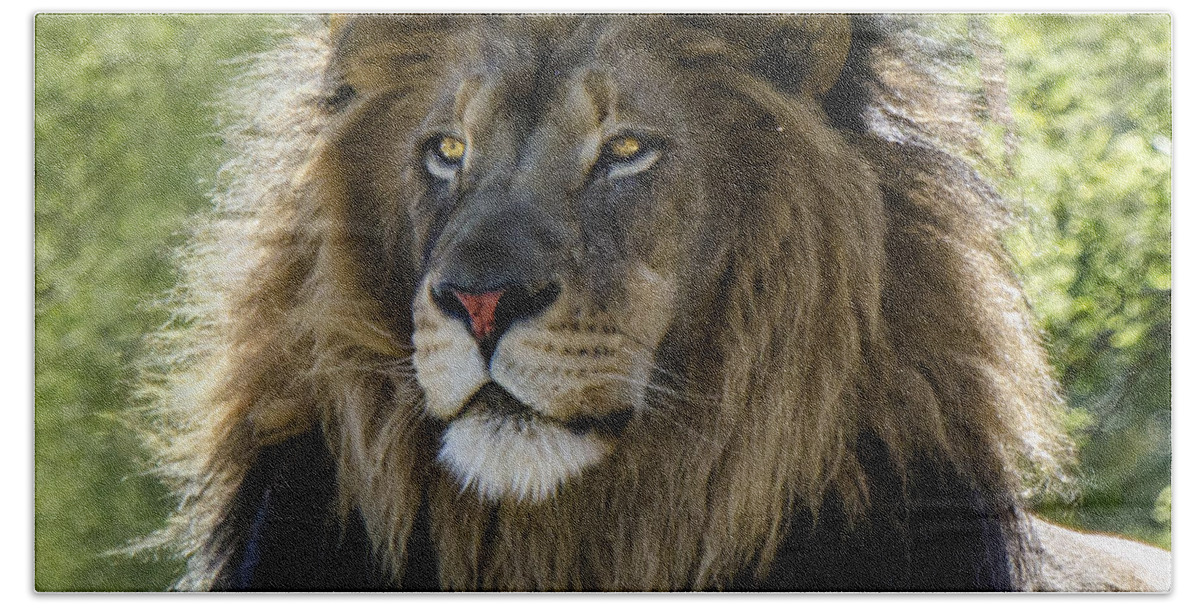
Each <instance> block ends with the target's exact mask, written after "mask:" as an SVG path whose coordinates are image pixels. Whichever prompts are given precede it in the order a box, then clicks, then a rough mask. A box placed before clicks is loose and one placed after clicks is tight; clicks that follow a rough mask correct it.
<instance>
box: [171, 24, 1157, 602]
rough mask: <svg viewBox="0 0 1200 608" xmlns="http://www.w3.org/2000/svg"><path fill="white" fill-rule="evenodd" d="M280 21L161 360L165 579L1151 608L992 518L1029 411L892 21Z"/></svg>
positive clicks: (949, 154) (1030, 470)
mask: <svg viewBox="0 0 1200 608" xmlns="http://www.w3.org/2000/svg"><path fill="white" fill-rule="evenodd" d="M315 29H320V30H321V31H320V32H318V33H313V34H312V35H311V36H299V37H297V39H296V41H295V42H294V43H293V44H291V45H290V46H288V47H287V48H285V49H283V50H281V51H280V52H278V53H275V54H273V55H268V56H266V57H264V58H262V60H261V62H260V63H261V66H262V67H261V68H260V69H259V70H257V71H255V72H254V73H252V74H251V77H250V81H249V84H248V85H247V86H248V88H247V89H246V90H243V91H241V92H240V97H236V98H235V101H237V102H238V103H240V104H242V105H243V106H244V108H245V109H246V111H247V116H248V117H249V119H248V120H247V121H245V122H244V123H243V124H241V125H240V126H239V127H238V128H236V129H234V130H232V131H230V133H229V138H230V141H231V143H232V145H233V146H235V147H236V148H237V149H238V151H239V155H238V157H237V159H236V160H235V161H234V162H233V163H232V164H231V165H230V166H229V167H228V169H227V171H226V174H227V175H228V176H230V177H229V179H228V180H227V183H226V185H225V187H224V188H223V189H222V190H221V192H220V193H219V195H218V200H217V203H218V205H217V207H218V209H217V213H216V214H215V215H214V216H213V217H212V219H211V221H209V222H208V223H207V224H206V227H205V228H204V229H202V230H201V231H200V233H199V234H198V236H197V238H196V240H195V245H194V246H193V248H192V250H191V252H190V254H189V255H188V256H187V258H186V264H187V265H186V267H187V270H188V279H187V284H186V285H185V289H184V290H183V292H182V293H183V298H182V302H181V311H182V314H183V315H184V316H185V317H186V318H185V321H187V322H186V323H184V324H182V326H181V328H180V329H179V330H178V331H176V332H174V333H171V332H167V333H165V334H164V337H165V338H167V341H166V348H167V349H169V352H171V353H173V354H174V356H173V358H172V359H171V363H170V364H169V365H168V366H167V368H166V370H165V371H166V372H167V373H166V374H164V375H163V376H162V378H161V382H160V383H159V384H158V388H159V389H160V390H161V391H162V393H161V395H160V400H161V402H162V403H163V404H164V405H163V408H164V409H163V412H162V417H161V422H162V433H160V434H159V436H158V437H159V440H160V441H159V442H158V444H157V447H158V448H159V449H160V453H161V454H162V467H161V470H162V472H163V474H164V476H165V478H166V479H167V480H168V482H169V483H171V484H172V487H173V489H174V490H175V491H177V493H178V494H179V496H180V497H181V506H180V509H179V510H178V512H177V513H176V515H175V516H174V518H173V524H172V526H170V527H169V528H168V530H167V531H165V532H164V536H163V537H162V539H160V540H161V541H162V542H164V543H167V544H171V545H172V546H174V547H176V548H178V549H179V550H180V551H181V552H182V553H183V554H184V555H186V556H187V557H188V558H189V568H188V573H187V575H186V577H185V578H184V580H183V581H181V583H180V586H181V587H183V588H191V589H207V588H216V589H365V588H396V589H431V588H440V589H544V590H553V589H595V590H622V589H623V590H634V589H662V590H665V589H820V590H834V589H840V590H923V589H945V590H1004V589H1023V588H1025V589H1029V588H1102V587H1103V585H1106V584H1110V583H1112V581H1118V582H1117V583H1115V584H1116V585H1118V586H1121V587H1125V588H1152V587H1154V586H1155V585H1162V584H1165V583H1164V580H1165V579H1154V578H1153V576H1154V575H1155V573H1154V572H1150V573H1149V574H1147V573H1145V572H1143V573H1140V574H1139V573H1138V572H1136V571H1135V568H1136V567H1138V566H1139V564H1151V565H1154V564H1155V563H1161V560H1162V559H1164V558H1163V555H1165V554H1162V552H1158V553H1154V554H1153V555H1151V556H1150V557H1149V558H1146V559H1143V560H1142V562H1139V563H1138V564H1135V563H1132V562H1131V561H1130V559H1133V558H1126V557H1120V556H1121V555H1122V554H1123V553H1132V551H1133V550H1132V549H1129V548H1130V547H1137V548H1138V549H1141V547H1140V546H1138V545H1133V544H1132V543H1128V547H1126V548H1125V549H1122V548H1120V547H1124V546H1125V545H1120V543H1121V542H1125V541H1116V540H1113V541H1112V542H1114V543H1118V547H1119V548H1118V549H1117V550H1116V551H1110V552H1109V553H1112V554H1113V557H1111V558H1108V557H1105V558H1100V557H1098V556H1101V555H1102V554H1103V552H1102V551H1101V550H1096V549H1079V548H1080V547H1083V546H1084V545H1085V544H1087V538H1088V537H1083V536H1082V535H1078V534H1076V533H1070V532H1067V531H1064V530H1062V529H1059V528H1054V527H1051V526H1049V525H1048V524H1044V523H1041V522H1037V521H1036V520H1032V519H1030V518H1029V517H1028V516H1027V515H1026V514H1025V510H1024V508H1025V506H1024V504H1023V502H1022V496H1023V494H1022V488H1023V487H1025V486H1026V485H1028V484H1030V483H1036V482H1037V481H1038V480H1039V479H1042V480H1044V479H1049V478H1052V477H1054V476H1057V475H1058V470H1057V468H1056V467H1057V460H1058V459H1059V458H1060V457H1061V455H1062V454H1063V453H1065V452H1066V451H1067V449H1066V447H1065V442H1064V440H1063V439H1062V437H1061V434H1060V432H1059V431H1058V429H1057V426H1056V420H1057V416H1058V411H1057V408H1058V402H1057V401H1056V399H1055V397H1054V387H1053V383H1052V382H1051V380H1050V379H1049V377H1048V376H1047V373H1046V366H1045V363H1044V361H1043V354H1042V352H1041V350H1040V347H1039V345H1038V341H1037V339H1036V335H1035V332H1034V330H1033V329H1032V328H1031V326H1030V324H1029V322H1028V320H1027V311H1026V306H1025V304H1024V302H1023V300H1022V296H1021V292H1020V289H1019V287H1018V285H1017V283H1016V281H1015V280H1014V278H1013V276H1012V275H1011V274H1010V272H1009V271H1008V269H1007V260H1006V258H1005V256H1004V253H1003V251H1002V249H1001V247H1000V245H999V244H998V241H997V237H996V233H997V230H998V228H999V227H1001V226H1002V225H1003V220H1004V217H1005V216H1004V209H1003V208H1002V206H1001V205H1000V203H999V201H998V198H997V196H996V195H995V194H994V192H993V191H992V190H991V189H990V188H989V187H988V186H987V185H986V184H985V183H984V182H983V181H982V180H981V179H980V178H979V177H978V176H977V175H976V173H975V172H974V171H973V170H972V169H971V168H970V167H969V166H968V165H967V164H965V163H964V161H963V160H961V159H960V157H959V156H958V155H957V152H958V150H956V149H955V148H954V147H953V145H952V144H953V139H954V138H953V135H954V133H955V130H954V129H955V128H956V127H957V128H959V131H961V130H962V128H965V127H970V125H971V121H970V120H965V119H964V117H968V116H969V114H970V112H971V111H972V108H970V107H969V103H970V99H969V98H967V97H964V96H963V95H961V94H960V93H958V92H957V90H956V89H953V88H950V87H948V86H947V85H946V83H945V82H943V81H942V80H940V79H939V78H938V77H937V74H936V72H935V71H934V70H932V69H927V68H926V67H924V66H925V65H927V64H928V65H935V64H936V63H937V62H936V59H937V58H936V57H935V56H934V55H935V54H936V52H937V48H936V47H935V46H934V45H933V43H932V42H930V41H922V40H921V39H919V38H918V37H917V36H916V34H914V32H913V31H912V30H911V29H910V28H907V27H906V26H905V23H903V22H901V21H899V20H896V19H889V18H884V17H853V18H847V17H841V16H755V17H716V16H708V17H701V16H637V17H633V16H586V17H566V16H541V17H495V16H491V17H489V16H363V17H356V18H349V19H334V20H332V22H331V23H329V24H327V25H322V26H321V27H319V28H315ZM960 119H963V120H960ZM1039 530H1041V531H1042V534H1038V532H1039ZM1044 535H1050V536H1054V538H1056V539H1059V538H1061V539H1062V540H1060V542H1059V544H1060V545H1063V546H1070V547H1073V548H1074V549H1079V552H1077V553H1064V552H1056V550H1055V549H1054V548H1051V547H1050V546H1048V545H1043V544H1042V542H1041V540H1040V539H1041V538H1042V537H1043V536H1044ZM1127 549H1128V550H1127ZM1145 550H1146V551H1150V552H1151V553H1153V550H1150V549H1145ZM1160 554H1161V555H1160ZM1064 556H1065V557H1064ZM1093 559H1103V560H1104V561H1103V563H1104V564H1106V566H1105V567H1111V569H1112V570H1113V572H1112V573H1105V574H1103V575H1102V576H1096V577H1093V578H1092V579H1084V578H1081V577H1080V575H1079V574H1078V572H1077V568H1076V565H1077V562H1078V561H1086V560H1093ZM1122 560H1124V561H1122ZM1154 560H1159V562H1155V561H1154ZM1127 562H1129V563H1127ZM1043 565H1046V568H1042V566H1043ZM1091 570H1092V571H1099V569H1098V568H1091ZM1164 573H1165V571H1164ZM1121 576H1126V577H1127V578H1120V577H1121Z"/></svg>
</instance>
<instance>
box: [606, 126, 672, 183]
mask: <svg viewBox="0 0 1200 608" xmlns="http://www.w3.org/2000/svg"><path fill="white" fill-rule="evenodd" d="M658 157H659V148H658V146H657V145H655V143H654V141H653V140H652V139H648V138H645V137H639V136H636V135H628V134H624V135H618V136H616V137H613V138H611V139H609V140H608V141H606V142H604V146H603V147H602V148H601V151H600V160H599V163H600V165H601V168H602V169H603V170H604V172H605V173H606V174H607V176H608V178H609V179H617V178H621V177H625V176H628V175H634V174H636V173H641V172H642V171H645V170H646V169H649V168H650V167H651V166H653V165H654V163H655V162H656V161H658Z"/></svg>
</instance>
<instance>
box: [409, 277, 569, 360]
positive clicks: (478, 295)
mask: <svg viewBox="0 0 1200 608" xmlns="http://www.w3.org/2000/svg"><path fill="white" fill-rule="evenodd" d="M559 291H560V289H559V286H558V284H557V283H554V282H543V283H540V284H536V285H500V286H494V287H479V286H473V287H468V286H461V285H455V284H453V283H440V284H438V285H437V286H435V287H434V288H433V289H432V291H431V294H430V295H431V296H432V297H433V301H434V303H436V304H437V306H438V308H440V309H441V310H442V312H444V313H446V314H447V315H449V316H451V317H454V318H456V319H459V320H461V321H462V322H463V323H466V325H467V327H468V328H469V329H470V330H471V335H473V336H475V340H476V341H477V342H479V344H480V347H481V348H482V349H483V350H484V356H485V357H486V358H491V354H492V353H491V351H492V349H494V348H495V346H496V342H497V341H498V340H499V339H500V336H501V335H503V334H504V332H505V331H507V330H508V328H509V327H510V326H511V325H512V324H513V323H515V322H517V321H520V320H522V319H529V318H532V317H535V316H537V315H539V314H541V312H542V311H544V310H546V308H548V307H549V306H550V305H551V304H553V303H554V301H555V300H557V299H558V294H559Z"/></svg>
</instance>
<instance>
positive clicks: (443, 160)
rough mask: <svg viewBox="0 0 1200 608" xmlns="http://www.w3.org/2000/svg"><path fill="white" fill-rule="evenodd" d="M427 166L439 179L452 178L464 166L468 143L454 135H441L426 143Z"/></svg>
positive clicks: (431, 173)
mask: <svg viewBox="0 0 1200 608" xmlns="http://www.w3.org/2000/svg"><path fill="white" fill-rule="evenodd" d="M425 148H426V153H425V168H426V169H428V170H429V173H430V175H433V176H434V177H436V178H438V179H443V180H452V179H454V178H455V177H456V176H457V175H458V171H459V170H460V169H461V168H462V165H463V160H464V159H465V158H466V155H467V143H466V142H465V141H463V140H461V139H459V138H457V137H455V136H453V135H439V136H437V137H434V138H432V139H431V140H429V143H428V144H426V146H425Z"/></svg>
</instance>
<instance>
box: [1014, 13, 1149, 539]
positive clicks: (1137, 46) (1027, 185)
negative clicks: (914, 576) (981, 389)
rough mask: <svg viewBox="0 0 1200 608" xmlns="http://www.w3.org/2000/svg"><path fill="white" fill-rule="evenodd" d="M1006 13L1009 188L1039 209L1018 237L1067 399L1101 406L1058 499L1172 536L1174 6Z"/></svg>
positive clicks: (1094, 521) (1074, 509) (1073, 517)
mask: <svg viewBox="0 0 1200 608" xmlns="http://www.w3.org/2000/svg"><path fill="white" fill-rule="evenodd" d="M995 25H996V29H997V33H998V34H999V38H1000V39H1001V40H1002V41H1003V43H1004V45H1005V54H1006V58H1007V61H1008V67H1009V85H1010V92H1011V94H1012V106H1013V113H1014V116H1015V118H1016V124H1017V126H1018V131H1019V133H1018V134H1019V138H1020V144H1019V147H1018V153H1017V157H1016V163H1015V173H1016V176H1015V179H1014V180H1013V182H1014V183H1013V184H1012V186H1013V192H1012V193H1011V194H1012V195H1014V197H1015V198H1018V199H1020V200H1023V201H1024V202H1025V204H1026V206H1027V210H1028V217H1027V221H1026V222H1025V224H1026V225H1025V231H1024V232H1023V233H1021V234H1018V235H1015V238H1013V239H1012V243H1011V248H1012V250H1013V252H1014V255H1015V256H1016V258H1017V261H1018V263H1019V264H1020V266H1021V268H1022V269H1023V272H1024V276H1025V283H1026V287H1027V289H1028V291H1029V296H1030V299H1031V300H1032V303H1033V306H1034V308H1035V310H1036V311H1037V312H1038V314H1039V316H1040V318H1041V320H1042V321H1043V323H1044V325H1045V328H1046V332H1047V334H1048V342H1049V348H1050V353H1051V357H1052V359H1053V361H1054V363H1055V366H1056V367H1057V369H1058V370H1059V373H1060V379H1061V382H1062V384H1063V388H1064V389H1065V392H1066V397H1067V400H1068V403H1069V404H1071V405H1072V406H1074V407H1077V408H1082V409H1084V410H1086V412H1087V413H1088V414H1089V416H1088V417H1089V418H1090V420H1091V421H1092V423H1091V424H1090V425H1087V426H1086V427H1085V428H1084V429H1083V432H1082V433H1081V452H1080V454H1081V464H1082V471H1081V472H1082V477H1083V480H1082V481H1083V487H1082V491H1081V496H1080V498H1079V500H1078V501H1077V502H1073V503H1070V504H1052V505H1047V512H1048V513H1050V514H1052V515H1053V516H1055V517H1057V518H1060V519H1063V520H1065V521H1066V522H1067V523H1071V524H1075V525H1078V526H1080V527H1085V528H1091V529H1103V530H1112V531H1117V532H1122V533H1124V534H1129V535H1133V536H1136V537H1139V538H1143V539H1146V540H1150V541H1152V542H1156V543H1158V544H1161V545H1169V542H1170V519H1169V517H1167V518H1166V519H1165V520H1163V521H1159V520H1156V519H1155V516H1154V514H1155V504H1156V500H1157V498H1158V496H1159V494H1160V492H1161V491H1162V490H1163V488H1164V487H1167V486H1168V485H1169V484H1170V465H1171V451H1170V423H1171V418H1170V414H1171V410H1170V407H1171V393H1170V386H1171V385H1170V378H1171V376H1170V374H1171V232H1170V231H1171V181H1170V180H1171V151H1170V148H1171V77H1170V73H1171V63H1170V62H1171V42H1170V40H1171V29H1170V28H1171V23H1170V18H1169V17H1168V16H1166V15H1119V16H1117V15H1111V16H1104V15H1087V16H1036V17H1034V16H1024V15H1014V16H1005V17H1001V18H998V19H997V20H996V22H995ZM1168 496H1169V493H1168ZM1166 504H1168V505H1169V498H1168V502H1167V503H1166ZM1168 509H1169V506H1168Z"/></svg>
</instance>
